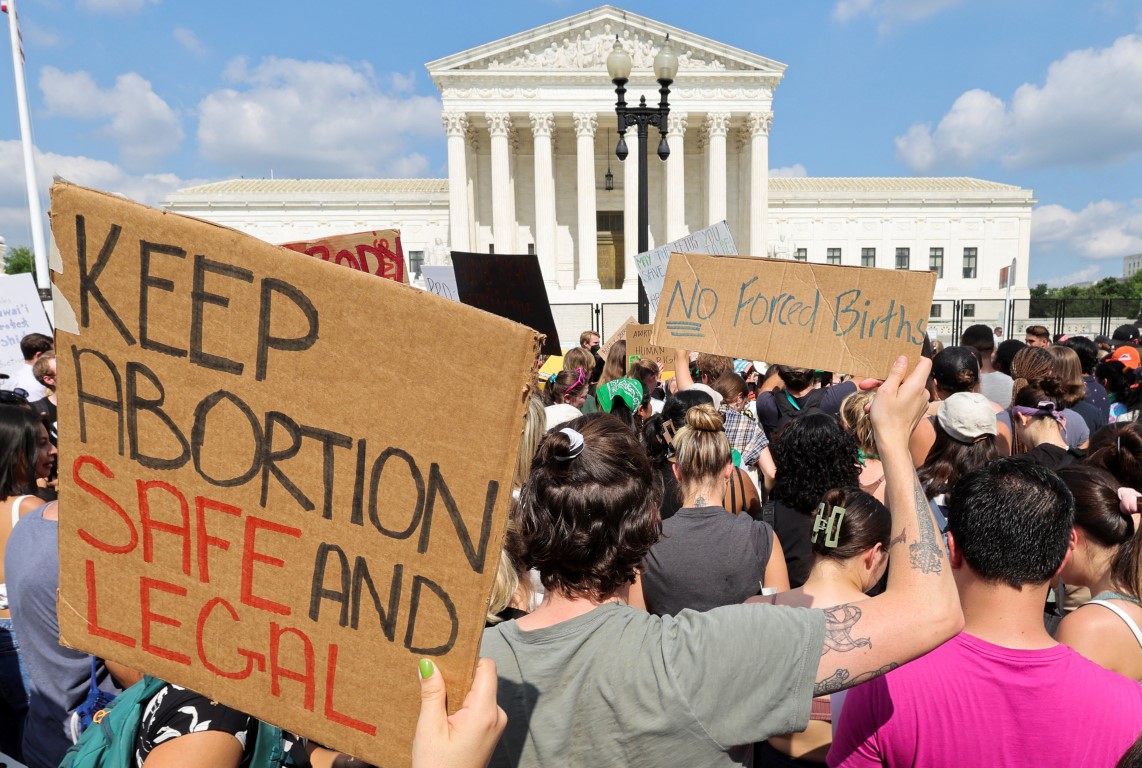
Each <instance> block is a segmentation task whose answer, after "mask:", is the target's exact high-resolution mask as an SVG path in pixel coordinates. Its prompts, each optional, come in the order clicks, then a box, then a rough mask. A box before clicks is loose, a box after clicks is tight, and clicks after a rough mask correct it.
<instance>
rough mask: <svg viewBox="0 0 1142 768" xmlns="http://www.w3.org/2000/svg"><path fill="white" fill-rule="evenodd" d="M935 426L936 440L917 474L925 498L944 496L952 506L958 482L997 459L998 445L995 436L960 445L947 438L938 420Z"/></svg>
mask: <svg viewBox="0 0 1142 768" xmlns="http://www.w3.org/2000/svg"><path fill="white" fill-rule="evenodd" d="M932 427H933V429H935V430H936V441H935V442H934V443H932V450H930V451H928V458H927V459H925V460H924V464H923V465H922V466H921V467H920V469H918V470H916V474H917V476H918V477H919V478H920V485H921V486H923V488H924V495H926V496H927V497H928V498H929V499H934V498H936V497H937V496H939V495H940V494H941V493H943V494H946V497H945V498H946V501H945V503H951V493H952V488H953V487H955V484H956V481H957V480H959V479H960V478H961V477H963V476H964V475H966V474H968V473H969V472H974V471H975V470H977V469H979V468H980V467H982V466H984V465H985V464H987V463H988V462H991V461H995V460H996V459H998V458H999V449H998V448H997V447H996V445H995V435H985V436H984V437H982V438H980V439H979V440H976V441H975V442H972V443H961V442H960V441H959V440H955V439H953V438H951V437H949V436H948V433H947V432H945V431H944V428H943V427H941V426H940V422H939V420H935V419H933V421H932Z"/></svg>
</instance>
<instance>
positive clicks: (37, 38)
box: [20, 18, 60, 48]
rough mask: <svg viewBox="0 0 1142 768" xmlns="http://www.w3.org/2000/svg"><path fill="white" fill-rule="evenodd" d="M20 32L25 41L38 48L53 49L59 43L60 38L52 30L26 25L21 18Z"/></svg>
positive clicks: (36, 25)
mask: <svg viewBox="0 0 1142 768" xmlns="http://www.w3.org/2000/svg"><path fill="white" fill-rule="evenodd" d="M20 32H21V34H23V36H24V39H25V40H27V41H28V42H29V43H31V44H32V45H35V46H36V47H38V48H54V47H55V46H57V45H59V43H60V36H59V34H58V33H57V32H55V31H54V30H52V29H49V28H48V27H41V26H40V25H39V24H35V23H28V22H26V21H24V19H22V18H21V19H20Z"/></svg>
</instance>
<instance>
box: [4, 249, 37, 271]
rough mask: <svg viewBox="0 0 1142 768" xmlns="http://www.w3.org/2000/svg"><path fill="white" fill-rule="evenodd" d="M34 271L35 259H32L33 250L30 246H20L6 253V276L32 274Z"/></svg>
mask: <svg viewBox="0 0 1142 768" xmlns="http://www.w3.org/2000/svg"><path fill="white" fill-rule="evenodd" d="M33 269H35V259H34V258H33V257H32V249H31V248H29V247H28V246H26V245H19V246H16V247H15V248H9V249H8V250H7V251H6V252H5V253H4V274H6V275H19V274H22V273H24V272H31V271H32V270H33Z"/></svg>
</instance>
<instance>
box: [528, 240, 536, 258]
mask: <svg viewBox="0 0 1142 768" xmlns="http://www.w3.org/2000/svg"><path fill="white" fill-rule="evenodd" d="M527 255H528V256H534V255H535V243H528V244H527Z"/></svg>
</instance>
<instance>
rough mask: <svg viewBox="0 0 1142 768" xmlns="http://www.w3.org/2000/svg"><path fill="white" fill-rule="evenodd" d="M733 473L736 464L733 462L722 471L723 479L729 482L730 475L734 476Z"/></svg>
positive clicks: (728, 463)
mask: <svg viewBox="0 0 1142 768" xmlns="http://www.w3.org/2000/svg"><path fill="white" fill-rule="evenodd" d="M733 473H734V463H733V462H732V461H730V462H727V463H726V466H725V467H724V468H723V469H722V478H723V479H725V480H729V479H730V475H732V474H733Z"/></svg>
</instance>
